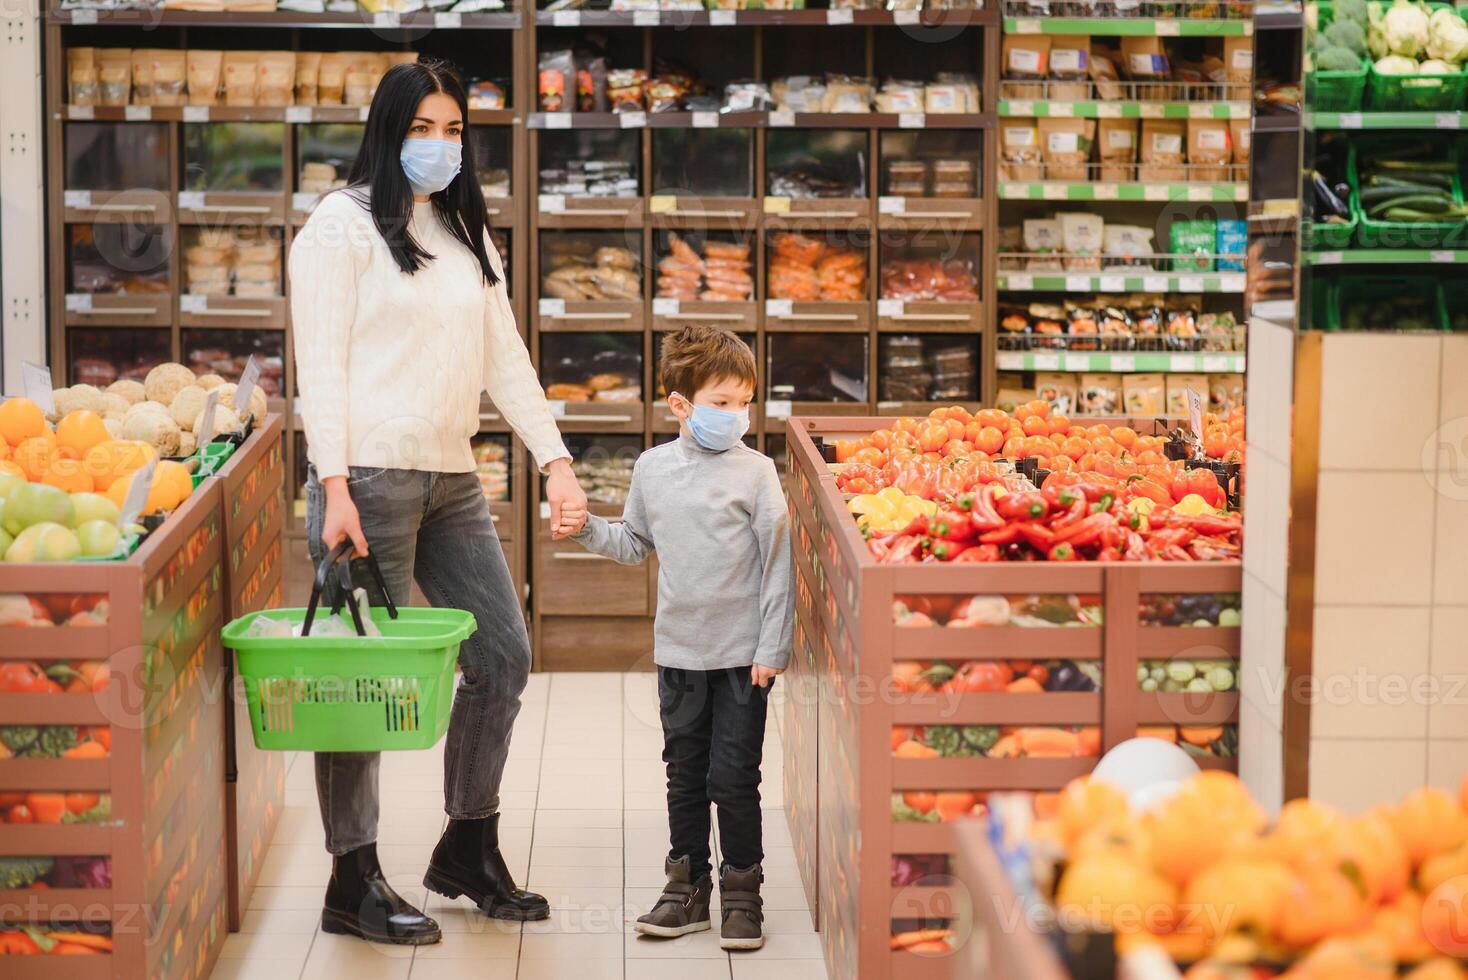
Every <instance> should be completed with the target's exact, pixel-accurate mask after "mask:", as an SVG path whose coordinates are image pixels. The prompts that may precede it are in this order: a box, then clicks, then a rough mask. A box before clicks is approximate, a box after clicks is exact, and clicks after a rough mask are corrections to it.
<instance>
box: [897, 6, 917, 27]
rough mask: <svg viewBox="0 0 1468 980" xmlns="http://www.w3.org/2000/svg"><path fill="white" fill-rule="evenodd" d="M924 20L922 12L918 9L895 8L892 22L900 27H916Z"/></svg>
mask: <svg viewBox="0 0 1468 980" xmlns="http://www.w3.org/2000/svg"><path fill="white" fill-rule="evenodd" d="M922 22H923V18H922V12H921V11H918V10H894V11H892V23H894V24H896V25H897V26H898V27H916V26H917V25H918V24H921V23H922Z"/></svg>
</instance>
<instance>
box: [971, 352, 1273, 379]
mask: <svg viewBox="0 0 1468 980" xmlns="http://www.w3.org/2000/svg"><path fill="white" fill-rule="evenodd" d="M994 360H995V364H996V366H997V367H998V368H999V370H1001V371H1093V372H1106V373H1111V374H1128V373H1133V372H1138V371H1141V372H1157V371H1178V372H1187V373H1199V372H1202V373H1206V374H1242V373H1243V371H1244V355H1243V353H1242V352H1235V353H1223V354H1182V353H1171V352H1168V353H1147V352H1138V353H1134V354H1118V353H1113V352H1111V351H1081V352H1076V351H1056V352H1054V353H1051V354H1039V353H1034V352H1029V351H1027V352H1020V351H1000V352H999V353H997V354H996V355H994Z"/></svg>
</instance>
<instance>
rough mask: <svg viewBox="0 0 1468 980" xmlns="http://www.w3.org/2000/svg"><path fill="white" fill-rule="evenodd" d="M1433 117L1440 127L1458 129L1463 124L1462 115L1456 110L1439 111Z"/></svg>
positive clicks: (1434, 122) (1436, 124) (1435, 123)
mask: <svg viewBox="0 0 1468 980" xmlns="http://www.w3.org/2000/svg"><path fill="white" fill-rule="evenodd" d="M1432 118H1433V124H1434V125H1435V126H1436V127H1437V128H1438V129H1458V128H1459V127H1460V126H1461V125H1462V122H1461V120H1462V117H1461V116H1459V115H1458V114H1457V113H1456V112H1439V113H1437V114H1435V115H1434V116H1433V117H1432Z"/></svg>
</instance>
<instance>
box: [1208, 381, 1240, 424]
mask: <svg viewBox="0 0 1468 980" xmlns="http://www.w3.org/2000/svg"><path fill="white" fill-rule="evenodd" d="M1242 404H1244V376H1243V375H1242V374H1210V375H1208V410H1209V411H1210V412H1213V413H1215V414H1217V415H1223V414H1225V413H1227V412H1231V411H1233V410H1234V409H1235V408H1238V407H1239V406H1240V405H1242Z"/></svg>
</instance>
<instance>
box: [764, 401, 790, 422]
mask: <svg viewBox="0 0 1468 980" xmlns="http://www.w3.org/2000/svg"><path fill="white" fill-rule="evenodd" d="M789 417H790V402H789V401H788V400H785V399H782V400H779V401H767V402H765V418H767V419H788V418H789Z"/></svg>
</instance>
